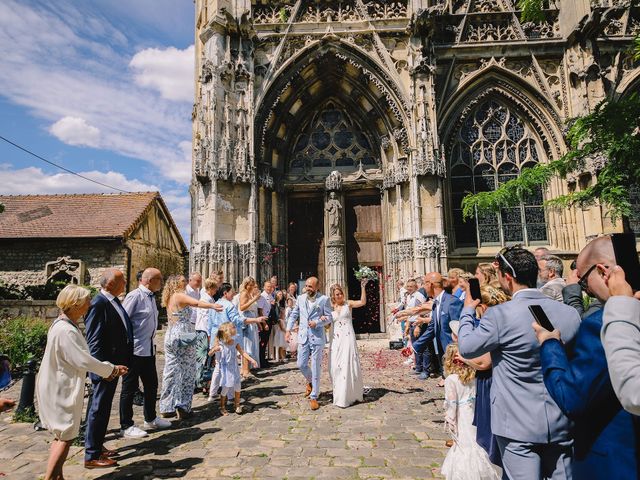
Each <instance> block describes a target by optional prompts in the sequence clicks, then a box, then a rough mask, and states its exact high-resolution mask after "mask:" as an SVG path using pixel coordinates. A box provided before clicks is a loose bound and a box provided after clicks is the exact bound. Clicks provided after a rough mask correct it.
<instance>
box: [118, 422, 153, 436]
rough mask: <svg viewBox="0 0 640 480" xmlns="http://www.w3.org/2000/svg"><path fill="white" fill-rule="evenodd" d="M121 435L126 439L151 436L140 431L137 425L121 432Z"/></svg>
mask: <svg viewBox="0 0 640 480" xmlns="http://www.w3.org/2000/svg"><path fill="white" fill-rule="evenodd" d="M120 435H122V436H123V437H126V438H144V437H148V436H149V434H148V433H147V432H145V431H144V430H141V429H139V428H138V427H136V426H135V425H131V426H130V427H129V428H127V429H126V430H120Z"/></svg>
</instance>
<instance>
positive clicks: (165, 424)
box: [144, 417, 171, 430]
mask: <svg viewBox="0 0 640 480" xmlns="http://www.w3.org/2000/svg"><path fill="white" fill-rule="evenodd" d="M169 427H171V422H170V421H169V420H165V419H164V418H160V417H156V418H155V420H152V421H151V422H147V421H146V420H145V422H144V428H145V429H147V430H153V429H155V428H157V429H163V428H169Z"/></svg>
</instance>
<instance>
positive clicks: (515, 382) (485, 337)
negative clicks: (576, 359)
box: [458, 247, 587, 480]
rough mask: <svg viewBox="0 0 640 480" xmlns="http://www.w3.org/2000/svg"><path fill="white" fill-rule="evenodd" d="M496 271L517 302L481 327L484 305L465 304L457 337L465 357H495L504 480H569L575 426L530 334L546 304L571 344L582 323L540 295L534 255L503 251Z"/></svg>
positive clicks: (491, 314) (489, 314)
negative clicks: (545, 375) (551, 388)
mask: <svg viewBox="0 0 640 480" xmlns="http://www.w3.org/2000/svg"><path fill="white" fill-rule="evenodd" d="M496 264H497V266H498V268H497V270H498V280H499V282H500V285H501V287H502V288H503V290H505V291H506V292H507V293H509V294H510V295H512V300H511V301H509V302H505V303H503V304H500V305H496V306H495V307H491V308H489V309H488V310H487V311H486V313H485V314H484V316H483V317H482V320H481V321H480V323H479V325H478V326H477V327H475V326H474V313H475V308H476V307H477V306H478V304H479V301H478V300H473V298H471V297H470V296H468V297H467V298H465V302H464V308H463V310H462V315H461V317H460V327H459V332H458V333H459V335H458V345H459V349H460V355H462V356H463V357H465V358H476V357H479V356H481V355H483V354H485V353H487V352H490V353H491V360H492V364H493V384H492V386H491V430H492V433H493V434H494V435H495V436H496V439H497V441H498V447H499V448H500V453H501V454H502V462H503V467H504V473H505V477H504V478H509V479H512V480H525V479H526V480H533V479H536V480H537V479H541V478H545V479H547V478H549V479H554V480H556V479H570V478H572V476H571V457H572V440H571V434H570V421H569V419H568V418H567V417H566V416H565V415H564V414H563V413H562V411H561V410H560V408H559V407H558V405H556V403H555V402H554V401H553V400H552V399H551V398H550V397H549V394H548V392H547V390H546V388H545V385H544V382H543V379H542V370H541V365H540V345H539V344H538V342H537V340H536V336H535V333H534V332H533V331H532V330H531V320H532V319H533V317H532V315H531V313H530V312H529V308H528V307H529V305H540V306H541V307H542V308H543V309H544V311H545V312H546V313H547V315H548V316H549V318H550V319H551V322H552V323H553V324H554V325H555V326H556V327H558V328H559V329H560V332H562V336H563V338H565V339H566V340H567V341H570V340H571V339H573V337H574V336H575V334H576V332H577V330H578V327H579V325H580V316H579V315H578V313H577V312H576V310H575V309H573V308H571V307H569V306H567V305H565V304H563V303H561V302H557V301H555V300H551V299H550V298H548V297H547V296H545V295H544V294H543V293H541V292H540V291H539V290H538V289H536V282H537V279H538V263H537V261H536V258H535V257H534V255H533V254H532V253H531V252H529V251H528V250H525V249H523V248H520V247H511V248H507V249H503V250H502V251H500V252H499V253H498V255H497V256H496ZM578 478H579V477H578ZM584 478H587V477H584Z"/></svg>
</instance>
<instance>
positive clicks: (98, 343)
mask: <svg viewBox="0 0 640 480" xmlns="http://www.w3.org/2000/svg"><path fill="white" fill-rule="evenodd" d="M124 317H125V321H126V322H127V328H125V326H124V323H122V318H121V317H120V315H119V314H118V312H117V311H116V307H114V306H113V305H112V304H111V302H110V301H109V299H108V298H107V297H105V296H104V295H102V293H99V294H98V295H96V296H95V297H94V298H93V300H92V301H91V307H89V311H88V312H87V316H86V318H85V321H84V323H85V336H86V338H87V346H88V347H89V353H91V356H92V357H94V358H96V359H98V360H100V361H107V362H111V363H113V364H115V365H127V366H128V365H130V364H131V360H132V358H133V326H132V325H131V320H130V319H129V315H127V311H126V310H125V311H124ZM90 376H91V379H92V380H94V381H99V380H101V377H99V376H98V375H94V374H93V373H91V374H90Z"/></svg>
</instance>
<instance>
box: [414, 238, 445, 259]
mask: <svg viewBox="0 0 640 480" xmlns="http://www.w3.org/2000/svg"><path fill="white" fill-rule="evenodd" d="M416 253H417V255H418V256H419V257H425V258H438V256H439V255H440V240H439V238H438V235H423V236H421V237H420V238H418V239H417V240H416Z"/></svg>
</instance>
